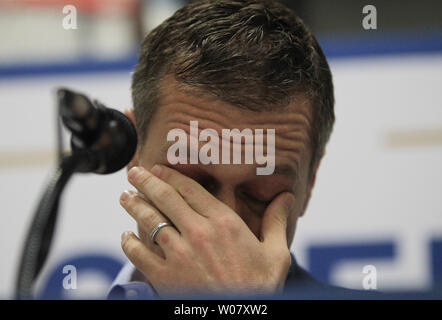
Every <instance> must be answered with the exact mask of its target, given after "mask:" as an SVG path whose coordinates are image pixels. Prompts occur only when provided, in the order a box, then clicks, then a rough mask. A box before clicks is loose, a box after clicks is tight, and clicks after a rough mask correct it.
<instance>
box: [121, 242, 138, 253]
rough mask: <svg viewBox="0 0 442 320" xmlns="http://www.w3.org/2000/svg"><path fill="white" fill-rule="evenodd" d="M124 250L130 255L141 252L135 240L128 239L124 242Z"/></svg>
mask: <svg viewBox="0 0 442 320" xmlns="http://www.w3.org/2000/svg"><path fill="white" fill-rule="evenodd" d="M122 247H123V250H124V252H126V254H127V255H129V256H137V255H138V254H139V253H140V247H139V246H138V244H137V243H136V242H135V241H132V240H131V239H128V240H126V241H124V242H123V244H122Z"/></svg>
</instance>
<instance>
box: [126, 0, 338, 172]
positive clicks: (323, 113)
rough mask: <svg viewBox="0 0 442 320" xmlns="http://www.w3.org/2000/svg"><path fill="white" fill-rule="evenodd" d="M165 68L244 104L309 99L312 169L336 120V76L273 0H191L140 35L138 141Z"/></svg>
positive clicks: (300, 26)
mask: <svg viewBox="0 0 442 320" xmlns="http://www.w3.org/2000/svg"><path fill="white" fill-rule="evenodd" d="M166 75H173V76H174V77H175V79H177V80H178V81H180V82H181V83H183V84H186V85H188V86H190V87H192V88H196V89H201V90H202V91H204V92H206V93H209V94H211V95H215V96H216V97H217V98H219V99H221V100H223V101H226V102H228V103H231V104H233V105H236V106H238V107H241V108H247V109H252V110H264V109H269V108H275V107H278V106H284V105H287V104H288V103H290V101H291V100H292V99H293V97H294V96H295V94H297V93H303V94H307V96H308V97H309V99H310V101H311V106H312V110H311V115H312V123H311V132H310V137H311V144H312V159H311V163H310V165H311V168H312V167H313V166H314V165H315V164H316V163H317V161H318V160H319V159H320V158H321V157H322V154H323V152H324V148H325V145H326V143H327V141H328V139H329V137H330V134H331V131H332V128H333V123H334V119H335V117H334V110H333V108H334V107H333V106H334V94H333V82H332V75H331V72H330V68H329V65H328V63H327V60H326V58H325V56H324V53H323V52H322V50H321V48H320V46H319V44H318V42H317V41H316V39H315V37H314V36H313V34H312V33H311V32H310V30H309V29H308V28H307V27H306V26H305V24H304V22H303V21H302V20H301V19H300V18H299V17H298V16H297V15H296V14H295V13H294V12H293V11H292V10H290V9H288V8H287V7H285V6H284V5H282V4H281V3H278V2H276V1H265V0H243V1H241V0H206V1H196V2H193V3H191V4H188V5H186V6H185V7H183V8H181V9H179V10H178V11H176V12H175V14H174V15H173V16H171V17H170V18H169V19H167V20H165V21H164V22H163V23H162V24H161V25H159V26H158V27H156V28H155V29H154V30H152V31H151V32H150V33H149V34H148V35H147V36H146V37H145V39H144V40H143V42H142V45H141V49H140V52H139V59H138V63H137V65H136V68H135V72H134V74H133V78H132V99H133V104H134V109H135V118H136V126H137V131H138V134H139V138H140V139H139V141H140V143H141V144H142V143H143V142H144V140H145V137H146V134H147V128H148V125H149V121H150V119H151V118H152V115H153V113H154V111H155V108H156V105H157V102H158V99H159V90H160V81H161V80H162V79H164V77H165V76H166Z"/></svg>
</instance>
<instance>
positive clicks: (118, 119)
mask: <svg viewBox="0 0 442 320" xmlns="http://www.w3.org/2000/svg"><path fill="white" fill-rule="evenodd" d="M57 98H58V112H59V116H60V117H61V120H62V122H63V124H64V125H65V126H66V127H67V128H68V129H69V130H70V131H71V132H72V137H71V147H72V153H71V154H70V155H66V156H62V155H60V163H59V166H58V168H57V169H56V170H55V173H54V174H53V176H52V178H51V179H50V181H49V183H48V185H47V187H46V190H45V192H44V193H43V195H42V197H41V199H40V202H39V204H38V206H37V208H36V211H35V214H34V218H33V221H32V223H31V227H30V229H29V232H28V234H27V238H26V240H25V243H24V247H23V251H22V256H21V261H20V266H19V272H18V277H17V282H16V298H18V299H32V296H33V294H32V286H33V284H34V281H35V280H36V279H37V277H38V275H39V273H40V271H41V269H42V267H43V265H44V262H45V261H46V258H47V256H48V254H49V251H50V247H51V242H52V238H53V235H54V231H55V225H56V220H57V215H58V207H59V202H60V197H61V194H62V192H63V190H64V187H65V186H66V184H67V182H68V181H69V179H70V177H71V176H72V175H73V174H74V173H75V172H83V173H85V172H94V173H99V174H108V173H113V172H116V171H118V170H120V169H121V168H123V167H124V166H125V165H127V163H129V161H130V160H131V159H132V157H133V155H134V154H135V151H136V147H137V134H136V130H135V128H134V126H133V124H132V122H131V121H130V120H129V119H128V118H127V117H126V116H125V115H124V114H122V113H121V112H119V111H117V110H114V109H109V108H106V107H105V106H104V105H102V104H101V103H99V102H98V101H94V102H91V101H90V100H89V99H88V98H87V97H86V96H85V95H83V94H79V93H76V92H73V91H71V90H68V89H64V88H62V89H59V90H58V91H57ZM59 132H60V130H59ZM58 139H59V141H58V144H59V145H61V137H60V135H59V136H58ZM59 152H60V150H59Z"/></svg>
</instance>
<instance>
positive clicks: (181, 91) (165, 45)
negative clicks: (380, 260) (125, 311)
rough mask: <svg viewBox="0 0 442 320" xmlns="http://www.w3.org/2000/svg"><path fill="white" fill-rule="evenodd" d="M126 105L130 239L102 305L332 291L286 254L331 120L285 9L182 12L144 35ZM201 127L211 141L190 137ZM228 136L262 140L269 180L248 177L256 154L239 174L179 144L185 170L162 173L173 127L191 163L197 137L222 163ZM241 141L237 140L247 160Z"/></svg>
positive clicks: (270, 5)
mask: <svg viewBox="0 0 442 320" xmlns="http://www.w3.org/2000/svg"><path fill="white" fill-rule="evenodd" d="M132 97H133V103H134V109H133V110H129V111H127V112H126V114H127V115H128V116H129V117H130V118H131V119H132V120H133V121H134V123H135V124H136V127H137V131H138V135H139V147H138V151H137V154H136V156H135V157H134V159H133V160H132V161H131V163H130V165H129V169H130V170H129V172H128V180H129V182H130V183H131V184H132V185H133V186H134V188H135V189H136V190H137V192H135V191H125V192H123V194H122V195H121V198H120V203H121V205H122V206H123V207H124V209H126V211H127V212H128V213H129V214H130V215H131V216H132V218H134V219H135V221H136V222H137V225H138V236H137V235H135V234H134V233H132V232H126V233H124V234H123V235H122V248H123V251H124V253H125V254H126V256H127V257H128V259H129V260H130V261H131V264H128V265H127V266H125V267H124V269H123V270H122V271H121V273H120V274H119V276H118V277H117V279H116V281H115V282H114V284H113V286H112V288H111V291H110V294H109V297H110V298H128V297H132V298H152V297H154V296H160V297H170V296H176V295H188V294H191V295H197V296H198V295H200V294H235V295H236V294H239V295H242V294H252V295H255V294H265V295H268V294H270V295H271V294H278V293H282V292H284V290H285V289H286V288H307V287H308V288H316V289H318V288H319V289H321V290H322V289H325V288H328V287H327V286H326V285H324V284H321V283H319V282H317V281H316V280H314V279H313V278H312V277H311V276H310V275H309V274H308V273H307V272H305V271H304V270H302V269H301V268H300V267H299V266H298V265H297V264H296V261H295V259H294V256H293V255H291V254H290V251H289V248H290V245H291V243H292V240H293V237H294V233H295V228H296V222H297V220H298V218H300V217H301V216H302V215H303V214H304V213H305V210H306V208H307V204H308V202H309V199H310V196H311V191H312V188H313V186H314V182H315V176H316V172H317V170H318V166H319V164H320V161H321V158H322V156H323V154H324V149H325V145H326V143H327V141H328V139H329V136H330V133H331V131H332V127H333V123H334V111H333V105H334V96H333V84H332V76H331V72H330V69H329V66H328V64H327V61H326V59H325V57H324V54H323V53H322V50H321V48H320V47H319V45H318V43H317V42H316V40H315V38H314V37H313V35H312V34H311V33H310V31H309V30H308V29H307V28H306V26H305V25H304V24H303V22H302V21H301V19H299V18H298V17H297V16H296V15H295V13H294V12H292V11H291V10H289V9H288V8H286V7H284V6H283V5H282V4H279V3H277V2H273V1H259V0H250V1H238V0H224V1H210V0H209V1H197V2H194V3H192V4H189V5H187V6H185V7H183V8H182V9H180V10H178V11H177V12H176V13H175V14H174V15H173V16H172V17H171V18H169V19H168V20H166V21H165V22H163V23H162V24H161V25H160V26H158V27H157V28H156V29H154V30H153V31H152V32H150V33H149V34H148V35H147V36H146V38H145V39H144V41H143V43H142V46H141V50H140V54H139V61H138V64H137V66H136V69H135V72H134V74H133V81H132ZM192 123H193V124H195V123H197V124H198V127H197V131H196V137H195V131H194V132H193V133H194V134H192V128H191V126H190V124H192ZM205 129H208V130H209V131H207V132H211V133H212V137H211V138H212V139H208V138H207V137H206V139H201V136H199V138H198V134H199V133H201V132H202V131H204V130H205ZM226 129H229V130H233V129H238V130H239V132H243V133H244V132H247V133H249V135H250V132H251V133H252V136H253V139H254V140H253V139H252V140H249V141H255V142H256V141H258V140H260V141H264V140H263V139H259V138H258V136H257V134H256V133H257V132H259V133H267V134H266V136H267V142H269V141H270V145H269V144H267V145H266V147H265V149H266V152H267V155H269V154H270V155H272V154H273V155H274V157H273V158H274V159H273V160H274V168H273V170H272V171H271V174H263V175H259V174H257V172H258V171H257V169H258V168H259V167H260V166H262V164H263V163H262V162H259V160H260V159H259V157H256V158H254V160H253V162H250V161H249V162H244V161H242V162H241V163H239V164H238V162H236V163H234V164H232V163H228V161H226V162H222V163H221V161H218V162H217V161H216V160H214V161H212V162H210V163H207V161H206V162H205V163H203V162H204V161H201V159H197V160H200V161H195V159H194V160H193V161H192V159H191V160H190V161H186V160H188V158H189V157H191V156H192V155H198V150H197V151H196V153H195V151H193V153H192V150H190V148H188V145H187V144H186V145H184V146H183V145H180V146H178V147H177V148H175V149H174V150H175V151H183V150H184V156H183V155H182V154H181V155H180V156H179V157H178V159H181V160H182V161H174V162H173V163H171V161H170V160H171V159H175V160H176V159H177V158H174V156H176V154H175V152H172V153H173V154H171V147H172V146H173V144H174V143H175V142H176V139H175V140H174V139H171V137H170V133H171V132H172V131H173V130H180V131H179V132H184V133H185V140H186V141H185V142H187V140H188V141H189V144H192V141H193V142H195V141H196V143H197V149H199V151H200V155H201V149H202V148H203V145H204V141H208V140H211V142H213V140H216V142H217V144H216V146H218V147H219V148H220V151H219V155H221V153H222V152H224V151H226V150H225V149H223V150H221V143H218V139H220V140H223V139H224V138H225V136H224V135H223V133H224V131H223V130H226ZM237 132H238V131H237ZM271 132H274V137H273V138H274V143H273V144H272V143H271V140H269V136H270V135H269V133H271ZM175 138H176V137H175ZM243 138H244V139H240V140H237V141H236V142H237V144H239V145H240V147H241V148H240V149H239V150H241V151H240V152H243V151H244V153H246V151H247V150H249V151H250V150H251V149H247V145H246V144H247V143H246V141H247V137H246V136H244V137H243ZM192 139H193V140H192ZM195 139H196V140H195ZM229 139H230V138H229ZM243 140H244V141H243ZM238 141H239V143H238ZM181 142H182V141H181ZM230 147H232V149H233V148H234V147H235V146H230ZM230 147H228V148H229V150H230V149H231V148H230ZM256 147H257V145H256V144H255V148H256ZM237 150H238V149H237ZM272 150H273V153H272V152H271V151H272ZM215 152H218V149H211V152H209V153H207V154H206V155H207V156H208V157H212V156H213V153H215ZM211 153H212V154H211ZM233 153H234V152H233ZM256 154H257V153H255V156H256ZM233 156H234V155H233ZM252 156H253V154H252ZM223 160H230V154H228V156H226V158H223ZM249 160H250V158H249ZM261 160H262V159H261Z"/></svg>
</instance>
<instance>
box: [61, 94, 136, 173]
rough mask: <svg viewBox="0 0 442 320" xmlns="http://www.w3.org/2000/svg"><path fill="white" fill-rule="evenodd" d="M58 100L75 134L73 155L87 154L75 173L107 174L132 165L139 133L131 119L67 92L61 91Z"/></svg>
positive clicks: (64, 121) (72, 143)
mask: <svg viewBox="0 0 442 320" xmlns="http://www.w3.org/2000/svg"><path fill="white" fill-rule="evenodd" d="M57 97H58V104H59V112H60V116H61V120H62V122H63V124H64V125H65V126H66V127H67V128H68V129H69V130H70V131H71V132H72V138H71V147H72V151H73V153H79V152H82V153H83V154H84V157H83V158H84V159H83V161H82V162H81V163H80V164H79V165H78V166H77V168H76V170H75V171H77V172H95V173H100V174H107V173H113V172H115V171H118V170H120V169H121V168H123V167H124V166H125V165H127V164H128V163H129V161H130V160H131V159H132V157H133V155H134V154H135V151H136V147H137V133H136V130H135V127H134V125H133V124H132V122H131V121H130V119H129V118H128V117H126V116H125V115H124V114H123V113H121V112H119V111H117V110H115V109H110V108H107V107H105V106H104V105H103V104H101V103H100V102H98V101H97V100H94V101H93V102H92V101H91V100H90V99H89V98H88V97H86V96H85V95H84V94H81V93H77V92H74V91H72V90H69V89H66V88H60V89H58V90H57Z"/></svg>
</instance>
